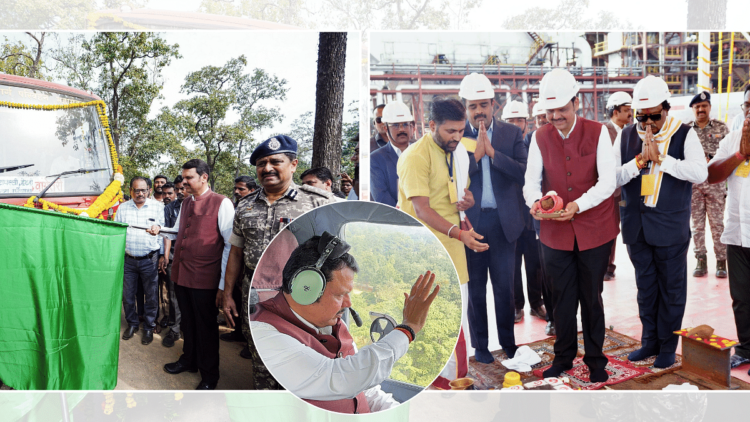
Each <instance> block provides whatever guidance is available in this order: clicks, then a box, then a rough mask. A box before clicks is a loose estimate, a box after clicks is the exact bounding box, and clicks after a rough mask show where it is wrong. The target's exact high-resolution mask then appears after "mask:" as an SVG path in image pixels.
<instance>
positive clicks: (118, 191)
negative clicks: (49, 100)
mask: <svg viewBox="0 0 750 422" xmlns="http://www.w3.org/2000/svg"><path fill="white" fill-rule="evenodd" d="M0 107H8V108H17V109H23V110H43V111H56V110H71V109H76V108H85V107H96V113H97V115H98V116H99V121H100V122H101V123H102V128H103V129H104V134H105V135H106V137H107V142H108V144H109V156H110V159H111V160H112V168H113V169H115V178H114V180H113V181H112V183H110V184H109V186H107V188H106V189H104V192H103V193H102V194H101V195H99V197H98V198H96V201H94V202H93V203H92V204H91V205H90V206H89V207H88V208H87V209H85V210H84V209H75V208H69V207H66V206H63V205H58V204H55V203H53V202H50V201H47V200H45V199H39V203H40V204H42V209H43V210H49V209H53V210H55V211H58V212H61V213H63V214H76V215H81V214H84V213H85V215H87V216H89V217H91V218H103V217H102V213H103V212H104V210H107V209H109V208H112V207H114V206H115V205H116V204H118V203H119V202H120V201H121V200H122V198H123V193H122V184H123V183H124V181H125V179H124V177H123V176H122V174H123V172H122V166H120V163H119V161H118V159H117V149H116V148H115V143H114V141H113V140H112V133H111V131H110V129H109V118H107V105H106V104H104V101H101V100H97V101H89V102H85V103H71V104H52V105H39V104H23V103H14V102H10V101H0ZM35 199H36V196H32V197H31V198H29V199H28V200H27V201H26V203H25V204H24V206H25V207H29V208H34V207H35V204H34V200H35Z"/></svg>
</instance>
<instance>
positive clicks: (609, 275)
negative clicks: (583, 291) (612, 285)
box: [604, 271, 615, 281]
mask: <svg viewBox="0 0 750 422" xmlns="http://www.w3.org/2000/svg"><path fill="white" fill-rule="evenodd" d="M614 279H615V273H614V272H609V271H607V272H606V273H605V274H604V281H612V280H614Z"/></svg>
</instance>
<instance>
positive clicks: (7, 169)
mask: <svg viewBox="0 0 750 422" xmlns="http://www.w3.org/2000/svg"><path fill="white" fill-rule="evenodd" d="M31 166H33V164H22V165H20V166H10V167H0V173H5V172H7V171H15V170H20V169H25V168H26V167H31Z"/></svg>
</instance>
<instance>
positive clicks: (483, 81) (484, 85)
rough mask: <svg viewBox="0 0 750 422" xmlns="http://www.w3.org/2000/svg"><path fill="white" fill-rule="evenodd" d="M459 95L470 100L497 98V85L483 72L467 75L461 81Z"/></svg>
mask: <svg viewBox="0 0 750 422" xmlns="http://www.w3.org/2000/svg"><path fill="white" fill-rule="evenodd" d="M458 96H459V97H461V98H463V99H465V100H469V101H474V100H487V99H492V98H495V87H493V86H492V82H490V80H489V79H487V77H486V76H484V75H482V74H481V73H472V74H469V75H466V76H465V77H464V78H463V80H462V81H461V86H460V88H459V89H458Z"/></svg>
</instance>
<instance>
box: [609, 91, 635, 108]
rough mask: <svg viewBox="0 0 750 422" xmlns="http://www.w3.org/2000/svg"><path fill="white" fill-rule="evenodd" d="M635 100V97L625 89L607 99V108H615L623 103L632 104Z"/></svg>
mask: <svg viewBox="0 0 750 422" xmlns="http://www.w3.org/2000/svg"><path fill="white" fill-rule="evenodd" d="M632 102H633V97H631V96H630V94H628V93H627V92H625V91H618V92H615V93H614V94H612V95H610V96H609V99H608V100H607V108H615V107H617V106H621V105H626V104H627V105H630V103H632Z"/></svg>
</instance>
